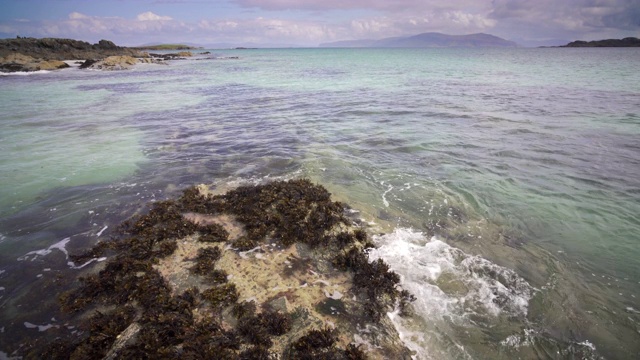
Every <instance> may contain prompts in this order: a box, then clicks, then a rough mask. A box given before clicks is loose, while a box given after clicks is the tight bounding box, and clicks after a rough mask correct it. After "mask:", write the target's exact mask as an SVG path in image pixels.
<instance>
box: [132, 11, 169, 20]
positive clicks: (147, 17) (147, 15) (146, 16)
mask: <svg viewBox="0 0 640 360" xmlns="http://www.w3.org/2000/svg"><path fill="white" fill-rule="evenodd" d="M136 19H138V21H158V20H164V21H169V20H173V19H172V18H171V17H170V16H160V15H157V14H154V13H152V12H151V11H147V12H145V13H142V14H138V16H137V17H136Z"/></svg>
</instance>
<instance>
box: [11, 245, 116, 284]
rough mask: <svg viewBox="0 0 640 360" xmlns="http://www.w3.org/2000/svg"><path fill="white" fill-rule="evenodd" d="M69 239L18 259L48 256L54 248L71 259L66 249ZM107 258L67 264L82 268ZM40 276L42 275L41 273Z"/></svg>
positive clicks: (73, 267)
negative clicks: (79, 263) (78, 263)
mask: <svg viewBox="0 0 640 360" xmlns="http://www.w3.org/2000/svg"><path fill="white" fill-rule="evenodd" d="M69 241H71V238H64V239H62V240H60V241H58V242H57V243H55V244H53V245H51V246H49V247H48V248H46V249H40V250H34V251H30V252H28V253H26V254H24V255H22V256H20V257H19V258H18V261H26V260H30V261H34V260H35V259H37V258H38V257H42V256H47V255H49V254H51V253H52V252H53V250H59V251H61V252H62V253H64V256H65V258H66V259H67V260H69V252H68V251H67V249H66V246H67V243H69ZM106 259H107V258H105V257H102V258H94V259H91V260H89V261H87V262H86V263H84V264H82V265H76V264H75V263H74V262H73V261H67V265H68V266H69V267H70V268H72V269H82V268H83V267H85V266H87V265H89V264H91V263H93V262H95V261H97V262H100V261H104V260H106ZM40 276H42V275H41V274H40Z"/></svg>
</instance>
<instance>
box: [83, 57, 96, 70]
mask: <svg viewBox="0 0 640 360" xmlns="http://www.w3.org/2000/svg"><path fill="white" fill-rule="evenodd" d="M98 61H100V60H95V59H87V60H85V61H84V62H83V63H82V65H80V69H87V68H89V67H91V65H93V64H95V63H97V62H98Z"/></svg>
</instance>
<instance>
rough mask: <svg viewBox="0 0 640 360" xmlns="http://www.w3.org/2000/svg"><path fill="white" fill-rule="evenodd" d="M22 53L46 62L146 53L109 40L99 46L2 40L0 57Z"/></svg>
mask: <svg viewBox="0 0 640 360" xmlns="http://www.w3.org/2000/svg"><path fill="white" fill-rule="evenodd" d="M11 53H20V54H23V55H27V56H31V57H34V58H40V59H46V60H86V59H103V58H106V57H108V56H113V55H128V56H134V57H143V56H144V55H145V53H143V52H140V51H138V50H135V49H129V48H126V47H121V46H116V45H115V44H114V43H113V42H111V41H109V40H100V41H99V42H98V43H97V44H93V45H92V44H89V43H88V42H85V41H78V40H72V39H56V38H43V39H36V38H16V39H0V56H7V55H9V54H11Z"/></svg>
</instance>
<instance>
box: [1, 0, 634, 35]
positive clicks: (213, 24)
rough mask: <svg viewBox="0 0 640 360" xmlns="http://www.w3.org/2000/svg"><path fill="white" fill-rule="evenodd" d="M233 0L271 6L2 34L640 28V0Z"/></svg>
mask: <svg viewBox="0 0 640 360" xmlns="http://www.w3.org/2000/svg"><path fill="white" fill-rule="evenodd" d="M157 1H177V2H180V3H182V4H183V6H184V7H185V8H186V7H188V6H200V5H201V4H200V3H197V1H191V0H190V1H179V0H157ZM230 1H232V2H234V3H235V4H240V5H242V6H244V7H252V8H260V9H263V10H264V9H267V10H271V11H262V12H260V14H261V16H260V17H258V16H256V17H253V18H250V17H249V16H251V14H257V13H258V11H255V9H253V10H251V11H245V12H238V13H237V14H238V15H237V16H229V15H227V16H225V17H218V18H216V17H214V16H209V17H207V16H206V15H203V17H201V18H199V19H196V20H193V21H181V20H179V19H177V17H178V15H175V14H172V16H165V15H159V14H156V13H153V12H151V11H147V12H143V13H140V14H138V15H136V16H134V17H133V18H124V17H101V16H92V15H87V14H83V13H79V12H71V13H70V14H69V15H68V16H67V18H65V19H61V20H39V21H37V20H33V21H31V22H20V21H18V20H11V21H3V22H0V35H5V36H7V37H13V36H15V35H21V36H36V37H70V38H77V39H81V40H86V41H97V40H99V39H103V38H104V39H110V40H113V41H114V42H116V43H118V44H121V45H137V44H141V43H145V42H175V41H177V42H192V43H201V44H207V43H217V42H233V43H243V42H254V43H270V44H275V43H280V44H300V45H310V46H315V45H317V44H318V43H321V42H330V41H337V40H351V39H365V38H369V39H379V38H384V37H391V36H402V35H413V34H419V33H422V32H430V31H435V32H443V33H448V34H470V33H477V32H485V33H491V34H494V35H497V36H501V37H504V38H507V39H518V41H521V42H524V41H528V40H531V42H529V43H530V44H534V43H535V44H538V45H539V44H540V43H539V42H541V41H542V42H544V41H545V40H548V39H556V40H557V39H567V40H575V39H583V40H593V39H598V38H605V37H625V36H639V35H640V32H639V30H640V7H638V6H635V5H637V1H638V0H567V1H556V0H537V1H528V0H473V1H472V0H446V1H445V0H430V1H424V0H396V1H387V0H368V1H365V0H353V1H344V0H324V1H317V0H230ZM192 3H194V4H192ZM198 9H200V7H198ZM282 9H295V12H292V11H290V10H287V11H282V12H281V11H279V10H282ZM340 9H349V10H348V11H344V10H340ZM357 9H364V10H365V11H360V10H357ZM236 10H237V9H236ZM231 13H233V12H231ZM227 14H229V12H227ZM292 15H294V16H295V17H292Z"/></svg>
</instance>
